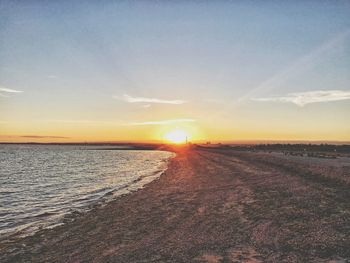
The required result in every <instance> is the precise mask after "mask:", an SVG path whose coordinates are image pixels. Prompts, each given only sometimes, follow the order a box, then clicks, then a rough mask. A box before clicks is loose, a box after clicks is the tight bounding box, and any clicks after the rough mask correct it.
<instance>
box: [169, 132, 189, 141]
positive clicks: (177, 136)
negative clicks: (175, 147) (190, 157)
mask: <svg viewBox="0 0 350 263" xmlns="http://www.w3.org/2000/svg"><path fill="white" fill-rule="evenodd" d="M188 137H189V136H188V134H187V133H186V132H184V131H182V130H174V131H171V132H169V133H167V134H165V136H164V139H165V140H167V141H169V142H171V143H175V144H182V143H185V142H187V140H188Z"/></svg>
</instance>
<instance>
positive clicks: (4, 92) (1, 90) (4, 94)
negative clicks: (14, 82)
mask: <svg viewBox="0 0 350 263" xmlns="http://www.w3.org/2000/svg"><path fill="white" fill-rule="evenodd" d="M21 92H23V91H20V90H15V89H8V88H5V87H2V86H0V96H1V97H9V96H8V95H7V94H9V93H21Z"/></svg>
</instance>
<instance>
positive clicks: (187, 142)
mask: <svg viewBox="0 0 350 263" xmlns="http://www.w3.org/2000/svg"><path fill="white" fill-rule="evenodd" d="M186 144H188V140H187V136H186Z"/></svg>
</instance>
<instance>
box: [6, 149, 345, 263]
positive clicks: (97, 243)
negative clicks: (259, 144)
mask: <svg viewBox="0 0 350 263" xmlns="http://www.w3.org/2000/svg"><path fill="white" fill-rule="evenodd" d="M349 167H350V166H349V165H343V164H341V165H338V164H337V159H335V160H321V161H318V162H315V161H312V162H310V161H308V159H307V157H306V158H305V160H303V159H302V158H299V159H298V158H291V157H285V156H282V155H276V154H269V153H253V152H243V151H235V150H222V149H182V150H178V151H177V156H176V157H175V158H173V159H172V160H171V162H170V164H169V168H168V170H167V171H166V172H165V173H164V174H163V175H162V176H161V177H160V178H159V179H158V180H156V181H153V182H151V183H150V184H148V185H147V186H146V187H145V188H143V189H141V190H139V191H137V192H133V193H131V194H128V195H124V196H121V197H119V198H117V199H116V200H115V201H112V202H110V203H108V204H106V205H105V206H101V207H96V208H94V209H93V210H91V211H89V212H87V213H85V214H83V215H76V216H74V217H73V219H72V220H67V222H66V223H65V224H64V225H62V226H58V227H56V228H53V229H46V230H42V231H39V232H38V233H37V234H35V235H34V236H31V237H26V238H16V237H13V238H11V239H9V240H7V241H3V242H2V243H0V251H1V253H0V261H1V262H71V263H73V262H74V263H80V262H81V263H82V262H253V263H256V262H348V260H350V202H349V200H350V190H349V189H350V188H349V184H350V174H349V170H350V169H349Z"/></svg>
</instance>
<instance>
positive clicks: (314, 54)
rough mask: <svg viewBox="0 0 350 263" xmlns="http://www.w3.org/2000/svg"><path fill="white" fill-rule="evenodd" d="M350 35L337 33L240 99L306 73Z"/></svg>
mask: <svg viewBox="0 0 350 263" xmlns="http://www.w3.org/2000/svg"><path fill="white" fill-rule="evenodd" d="M349 36H350V30H349V29H347V30H346V31H343V32H340V33H337V34H335V35H334V36H333V37H332V38H331V39H328V40H327V41H326V42H324V43H322V44H321V45H320V46H318V47H315V48H314V49H313V50H311V51H310V52H309V53H307V54H305V55H303V56H301V57H299V58H297V59H296V60H295V61H294V62H293V63H291V64H290V65H289V66H288V67H286V68H284V69H282V70H281V71H279V72H277V73H276V74H275V75H273V76H271V77H270V78H268V79H266V80H265V81H263V82H262V83H261V84H260V85H258V86H257V87H256V88H254V89H253V90H250V91H249V92H248V93H247V94H245V95H244V96H243V97H241V98H240V99H239V100H238V101H243V100H245V99H248V98H252V97H254V96H259V95H261V94H263V93H266V92H268V91H271V90H273V89H276V88H279V87H281V86H283V85H284V84H285V83H286V82H288V81H289V80H290V79H293V78H296V77H297V76H299V75H301V74H303V73H305V72H306V71H308V70H310V69H312V68H313V67H314V66H315V65H317V64H319V63H320V62H322V60H324V59H325V58H327V57H330V56H331V55H333V54H334V53H335V52H339V50H341V47H342V46H345V44H346V40H347V39H348V37H349Z"/></svg>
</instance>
